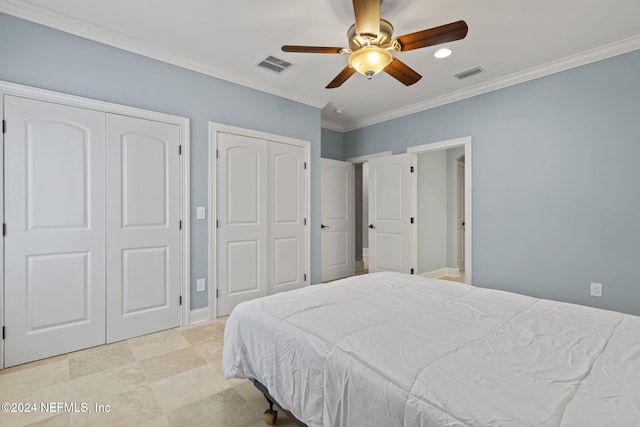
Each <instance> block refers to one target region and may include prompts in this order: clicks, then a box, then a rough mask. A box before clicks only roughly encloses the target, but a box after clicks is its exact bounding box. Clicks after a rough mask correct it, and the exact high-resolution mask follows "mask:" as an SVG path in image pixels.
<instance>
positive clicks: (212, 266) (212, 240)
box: [202, 122, 311, 320]
mask: <svg viewBox="0 0 640 427" xmlns="http://www.w3.org/2000/svg"><path fill="white" fill-rule="evenodd" d="M219 133H231V134H236V135H241V136H247V137H250V138H257V139H263V140H267V141H273V142H279V143H282V144H289V145H295V146H298V147H302V148H304V161H305V165H306V169H305V203H304V204H305V210H306V212H305V217H306V218H307V226H306V227H305V240H306V242H305V252H306V253H305V261H304V263H305V271H306V274H307V281H306V282H305V286H309V283H310V281H311V272H310V267H311V227H310V223H311V221H310V219H311V218H310V213H311V143H310V142H309V141H305V140H302V139H297V138H291V137H288V136H282V135H276V134H272V133H267V132H262V131H257V130H252V129H246V128H241V127H238V126H231V125H227V124H223V123H216V122H209V144H208V146H209V177H208V184H207V185H208V193H207V194H208V195H209V219H208V227H209V233H208V243H207V248H208V250H209V258H208V264H209V267H208V273H207V275H208V276H209V284H208V286H207V289H208V292H209V306H208V307H207V309H206V310H207V311H208V313H207V314H208V317H207V318H208V319H209V320H211V319H215V318H216V317H217V314H218V305H217V303H216V297H215V294H216V291H217V290H218V283H217V270H216V263H217V259H218V253H217V245H216V243H217V241H218V236H217V230H216V218H215V216H216V215H215V213H216V212H217V211H218V197H217V196H218V195H217V190H216V187H217V186H216V185H215V183H216V179H217V176H218V175H217V174H218V168H217V164H216V163H217V162H216V151H217V149H218V139H217V136H218V134H219ZM202 310H203V311H204V310H205V309H202Z"/></svg>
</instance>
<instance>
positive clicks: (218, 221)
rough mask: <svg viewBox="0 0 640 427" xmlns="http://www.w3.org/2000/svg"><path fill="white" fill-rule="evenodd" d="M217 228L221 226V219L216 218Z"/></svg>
mask: <svg viewBox="0 0 640 427" xmlns="http://www.w3.org/2000/svg"><path fill="white" fill-rule="evenodd" d="M216 228H220V220H219V219H216Z"/></svg>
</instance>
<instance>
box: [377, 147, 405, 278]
mask: <svg viewBox="0 0 640 427" xmlns="http://www.w3.org/2000/svg"><path fill="white" fill-rule="evenodd" d="M410 166H411V159H410V157H409V154H397V155H395V156H387V157H380V158H376V159H371V160H369V272H370V273H375V272H377V271H398V272H401V273H409V272H410V271H411V217H410V215H411V214H410V212H411V172H410Z"/></svg>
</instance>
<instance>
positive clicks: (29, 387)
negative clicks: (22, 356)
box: [0, 359, 69, 402]
mask: <svg viewBox="0 0 640 427" xmlns="http://www.w3.org/2000/svg"><path fill="white" fill-rule="evenodd" d="M68 380H69V361H68V360H67V359H61V360H58V361H55V362H51V363H46V364H43V365H36V366H33V367H31V368H29V369H22V370H18V371H14V372H11V373H8V374H4V375H2V377H0V396H2V400H3V401H4V402H24V400H22V399H25V398H26V397H28V396H30V395H31V394H32V393H34V392H36V391H37V390H40V389H43V388H47V387H49V386H52V385H56V384H61V383H62V384H66V383H67V381H68Z"/></svg>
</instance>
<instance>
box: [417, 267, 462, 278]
mask: <svg viewBox="0 0 640 427" xmlns="http://www.w3.org/2000/svg"><path fill="white" fill-rule="evenodd" d="M418 275H419V276H422V277H428V278H429V279H437V278H438V277H443V276H450V277H457V276H459V275H460V270H459V269H457V268H450V267H444V268H439V269H437V270H431V271H427V272H424V273H419V274H418Z"/></svg>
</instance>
